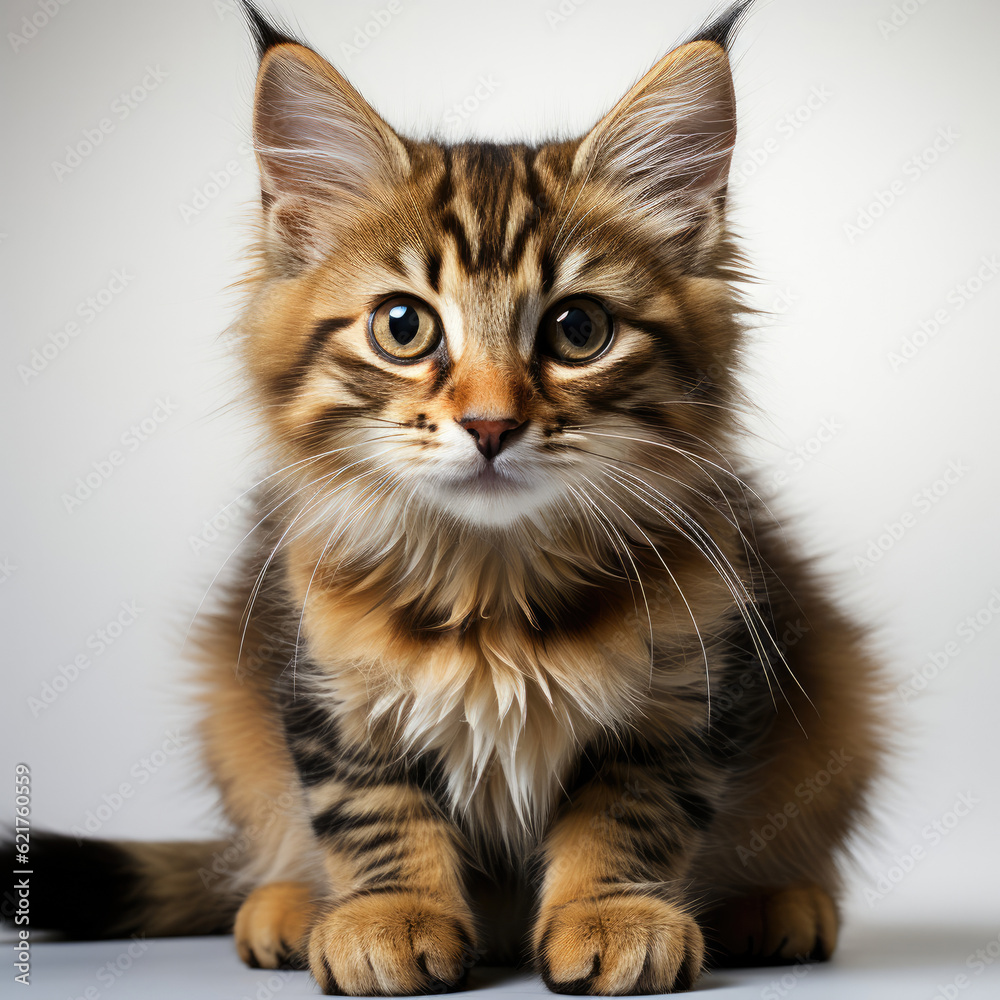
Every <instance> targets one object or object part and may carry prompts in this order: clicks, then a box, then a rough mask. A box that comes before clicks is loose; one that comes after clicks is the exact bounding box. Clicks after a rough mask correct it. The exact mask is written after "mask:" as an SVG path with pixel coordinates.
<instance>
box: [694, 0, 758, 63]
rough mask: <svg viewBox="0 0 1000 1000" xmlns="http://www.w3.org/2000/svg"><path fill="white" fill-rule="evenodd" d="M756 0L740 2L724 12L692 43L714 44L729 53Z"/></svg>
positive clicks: (740, 0) (695, 37)
mask: <svg viewBox="0 0 1000 1000" xmlns="http://www.w3.org/2000/svg"><path fill="white" fill-rule="evenodd" d="M753 4H754V0H739V2H738V3H734V4H733V5H732V6H731V7H729V8H728V9H727V10H725V11H723V12H722V13H721V14H720V15H719V16H718V17H717V18H715V20H714V21H710V22H709V23H708V24H706V25H705V27H704V28H702V29H701V31H699V32H698V34H696V35H695V36H694V37H693V38H690V39H688V41H691V42H714V43H715V44H716V45H718V46H719V47H720V48H723V49H725V51H726V52H727V53H728V52H729V50H730V48H731V47H732V44H733V39H734V38H735V37H736V33H737V32H738V31H739V30H740V28H741V27H742V25H743V22H744V21H745V20H746V18H747V15H748V14H749V13H750V8H751V7H752V6H753Z"/></svg>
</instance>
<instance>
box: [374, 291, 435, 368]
mask: <svg viewBox="0 0 1000 1000" xmlns="http://www.w3.org/2000/svg"><path fill="white" fill-rule="evenodd" d="M368 333H369V337H370V339H371V342H372V344H373V345H374V346H375V349H376V350H377V351H378V352H379V353H380V354H382V355H384V356H386V357H388V358H389V359H390V360H391V361H400V362H408V361H418V360H419V359H420V358H424V357H426V356H427V355H428V354H430V353H431V352H432V351H434V349H435V348H436V347H437V346H438V344H440V343H441V321H440V320H439V319H438V318H437V314H436V313H435V312H434V310H433V309H431V307H430V306H429V305H427V303H426V302H421V301H420V299H416V298H413V297H412V296H410V295H396V296H394V297H393V298H391V299H387V300H386V301H385V302H383V303H382V304H381V305H380V306H379V307H378V308H377V309H376V310H375V312H373V313H372V315H371V319H370V320H369V321H368Z"/></svg>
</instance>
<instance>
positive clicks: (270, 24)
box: [239, 0, 301, 59]
mask: <svg viewBox="0 0 1000 1000" xmlns="http://www.w3.org/2000/svg"><path fill="white" fill-rule="evenodd" d="M239 7H240V13H242V15H243V19H244V20H245V21H246V23H247V27H248V28H249V29H250V34H251V35H252V36H253V40H254V45H255V46H256V48H257V58H258V59H263V58H264V56H265V54H266V53H267V51H268V49H273V48H274V47H275V46H276V45H286V44H288V43H289V42H292V43H297V44H301V43H300V42H299V40H298V39H297V38H296V37H295V36H294V35H293V34H292V32H291V31H290V30H288V29H286V28H285V27H284V26H283V25H279V24H278V23H277V22H276V21H275V20H272V19H270V18H268V16H267V15H266V14H265V13H264V12H263V11H262V10H261V9H260V8H259V7H258V6H257V4H256V3H254V2H253V0H239Z"/></svg>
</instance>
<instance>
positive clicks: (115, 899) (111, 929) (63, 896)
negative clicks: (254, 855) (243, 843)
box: [0, 830, 240, 940]
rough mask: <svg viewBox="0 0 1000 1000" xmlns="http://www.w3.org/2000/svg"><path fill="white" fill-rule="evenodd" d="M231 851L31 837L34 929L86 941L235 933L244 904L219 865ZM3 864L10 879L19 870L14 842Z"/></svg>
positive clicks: (214, 846) (191, 844)
mask: <svg viewBox="0 0 1000 1000" xmlns="http://www.w3.org/2000/svg"><path fill="white" fill-rule="evenodd" d="M229 846H230V842H229V841H197V842H196V841H177V842H174V843H169V842H163V843H156V842H145V841H110V840H77V839H76V838H75V837H66V836H62V835H61V834H53V833H39V832H37V831H35V830H32V831H31V865H30V867H31V871H32V874H31V875H30V887H31V888H30V897H29V898H30V906H31V909H30V915H31V926H32V927H37V928H40V929H41V928H44V929H47V930H55V931H61V932H62V933H64V934H65V935H67V936H68V937H71V938H76V939H81V940H82V939H93V938H117V937H128V936H130V935H132V934H145V935H146V936H147V937H170V936H176V935H194V934H226V933H229V931H231V930H232V926H233V920H234V918H235V916H236V911H237V909H238V908H239V904H240V896H239V895H238V894H237V893H236V892H234V891H233V890H232V889H231V887H230V883H231V880H230V879H229V878H228V877H226V874H225V867H224V863H223V864H220V859H221V858H223V857H224V852H225V851H226V849H227V847H229ZM0 857H2V858H3V861H4V862H5V864H4V867H5V868H6V869H7V871H8V872H10V871H11V870H12V869H15V865H14V849H13V846H12V844H11V843H9V842H5V843H3V844H2V850H0ZM8 877H9V876H8ZM17 877H18V876H17V875H16V874H15V875H14V878H15V879H16V878H17ZM8 909H9V907H3V910H4V913H5V914H6V912H7V910H8Z"/></svg>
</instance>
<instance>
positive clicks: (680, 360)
mask: <svg viewBox="0 0 1000 1000" xmlns="http://www.w3.org/2000/svg"><path fill="white" fill-rule="evenodd" d="M627 322H628V323H629V325H631V326H634V327H636V329H639V330H642V331H643V333H646V334H648V335H649V336H650V337H652V338H653V339H654V340H655V341H656V343H657V346H658V347H659V350H660V353H661V354H662V355H663V356H664V357H665V358H666V359H667V363H668V364H669V365H670V367H671V368H672V369H673V372H672V374H673V376H674V378H675V379H676V381H677V382H678V383H679V384H680V385H682V386H684V387H685V388H686V389H696V388H697V387H698V386H699V385H700V384H701V382H702V381H703V378H702V375H703V373H702V370H701V368H700V367H699V366H698V365H697V364H695V362H694V361H693V359H692V358H691V357H690V356H689V355H688V353H687V351H686V350H685V349H684V348H683V347H682V346H681V344H680V343H679V340H678V337H677V334H676V326H675V325H674V324H672V323H656V322H650V321H645V320H639V319H631V318H630V319H628V320H627Z"/></svg>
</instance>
